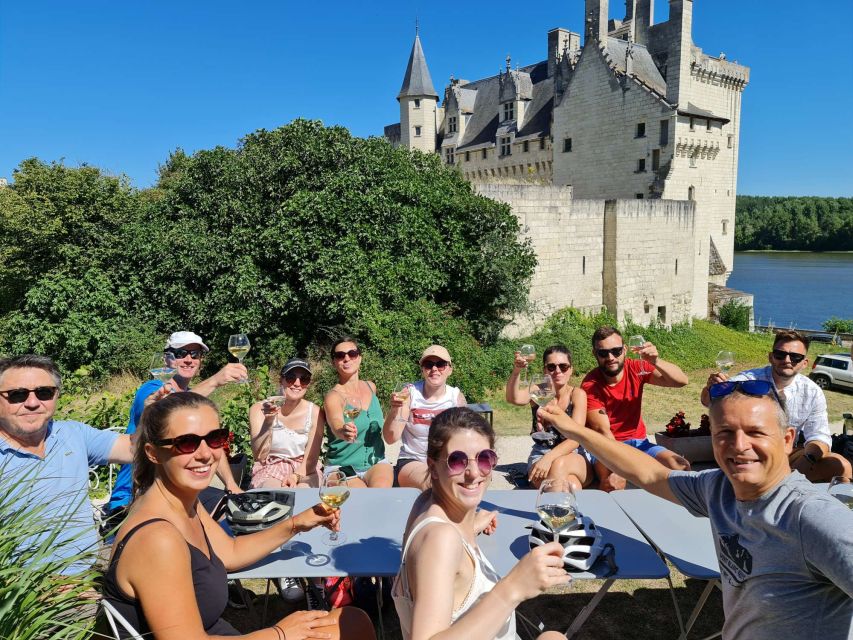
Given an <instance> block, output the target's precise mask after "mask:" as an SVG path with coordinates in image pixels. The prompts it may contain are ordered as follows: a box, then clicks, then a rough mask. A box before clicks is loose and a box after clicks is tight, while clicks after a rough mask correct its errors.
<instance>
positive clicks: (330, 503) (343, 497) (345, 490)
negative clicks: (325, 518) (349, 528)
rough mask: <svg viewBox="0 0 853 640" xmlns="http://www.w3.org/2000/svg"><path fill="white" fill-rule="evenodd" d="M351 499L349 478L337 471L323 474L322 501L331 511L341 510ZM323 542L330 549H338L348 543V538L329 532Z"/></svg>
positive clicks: (339, 533)
mask: <svg viewBox="0 0 853 640" xmlns="http://www.w3.org/2000/svg"><path fill="white" fill-rule="evenodd" d="M347 498H349V487H348V486H347V477H346V475H345V474H344V473H343V472H342V471H338V470H337V469H336V470H334V471H329V472H328V473H325V474H323V479H322V481H321V482H320V500H322V501H323V504H325V505H326V506H327V507H329V508H330V509H340V508H341V505H343V503H344V502H346V501H347ZM323 542H324V543H326V544H327V545H329V546H330V547H336V546H337V545H339V544H343V543H344V542H346V536H345V535H344V534H343V533H341V532H340V531H329V532H328V533H326V534H324V535H323Z"/></svg>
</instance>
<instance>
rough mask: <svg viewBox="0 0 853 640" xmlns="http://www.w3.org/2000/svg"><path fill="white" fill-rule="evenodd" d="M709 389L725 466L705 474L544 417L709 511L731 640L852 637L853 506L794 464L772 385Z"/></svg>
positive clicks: (599, 453) (660, 489)
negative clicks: (666, 464) (669, 466)
mask: <svg viewBox="0 0 853 640" xmlns="http://www.w3.org/2000/svg"><path fill="white" fill-rule="evenodd" d="M709 391H710V398H711V409H710V418H711V437H712V442H713V447H714V458H715V460H716V461H717V464H718V465H719V466H720V469H712V470H709V471H703V472H699V473H694V472H689V471H673V470H671V469H667V468H666V467H664V466H663V465H661V464H660V463H659V462H657V461H656V460H655V459H653V458H651V457H649V456H647V455H644V454H643V453H641V452H639V451H636V450H635V449H632V448H631V447H627V446H624V445H622V444H621V443H618V442H615V441H613V440H610V439H608V438H605V437H604V436H602V435H601V434H599V433H597V432H595V431H593V430H592V429H586V428H577V427H576V426H575V425H574V423H571V422H570V421H568V420H565V419H564V417H563V416H564V414H563V413H562V412H561V411H559V410H557V409H555V408H553V407H551V406H548V407H545V408H544V409H543V410H541V411H540V415H542V418H543V420H545V421H546V422H549V423H550V424H552V425H554V426H555V427H556V428H557V429H559V430H560V431H561V432H562V433H563V434H564V435H566V436H567V437H569V438H572V439H573V440H577V441H579V442H580V443H581V444H582V445H583V446H584V447H585V448H586V449H587V450H588V451H589V452H590V453H592V454H593V455H594V456H596V457H597V458H598V459H600V460H602V462H603V463H604V464H605V465H606V466H607V467H608V468H610V469H613V470H614V471H615V472H616V473H618V474H619V475H621V476H623V477H624V478H627V479H628V480H629V481H630V482H633V483H634V484H636V485H637V486H639V487H642V488H643V489H646V490H647V491H649V492H651V493H653V494H655V495H657V496H660V497H661V498H665V499H667V500H670V501H672V502H676V503H681V504H683V505H684V506H685V507H687V509H688V510H689V511H690V512H691V513H693V514H694V515H702V516H708V517H709V518H710V520H711V528H712V530H713V534H714V543H715V545H716V550H717V559H718V560H719V563H720V574H721V577H722V580H721V583H722V588H723V609H724V611H725V615H726V622H725V625H724V626H723V638H724V639H725V640H735V639H740V638H743V639H747V638H748V639H749V640H764V639H766V640H779V639H780V638H809V637H814V638H820V639H821V640H829V639H833V640H834V639H844V638H846V639H848V640H851V639H853V511H850V510H849V509H848V508H846V507H845V506H844V505H843V504H842V503H841V502H840V501H838V500H836V499H835V498H833V497H831V496H830V495H829V494H828V493H827V492H826V490H821V489H820V488H817V487H815V486H814V485H812V484H811V483H810V482H808V481H807V480H806V479H805V478H804V477H803V476H802V475H801V474H799V473H798V472H792V471H791V467H790V465H789V463H788V455H789V454H790V453H791V448H792V446H793V441H794V429H793V428H791V427H789V426H788V423H787V419H786V417H785V411H784V407H783V406H782V402H781V401H780V400H779V398H778V396H777V395H776V392H775V388H774V387H773V385H772V384H770V383H767V382H766V381H761V380H748V381H742V382H723V383H720V384H716V385H713V386H712V387H711V388H710V389H709Z"/></svg>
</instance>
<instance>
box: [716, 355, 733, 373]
mask: <svg viewBox="0 0 853 640" xmlns="http://www.w3.org/2000/svg"><path fill="white" fill-rule="evenodd" d="M715 362H716V363H717V366H718V367H719V368H720V371H721V372H722V373H725V374H726V375H728V373H729V371H731V370H732V367H733V366H735V354H734V352H733V351H720V352H719V353H718V354H717V358H716V360H715Z"/></svg>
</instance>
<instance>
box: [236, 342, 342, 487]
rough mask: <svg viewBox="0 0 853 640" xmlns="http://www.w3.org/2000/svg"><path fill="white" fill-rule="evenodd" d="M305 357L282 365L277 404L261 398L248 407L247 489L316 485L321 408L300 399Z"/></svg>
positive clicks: (307, 378) (306, 380)
mask: <svg viewBox="0 0 853 640" xmlns="http://www.w3.org/2000/svg"><path fill="white" fill-rule="evenodd" d="M309 367H310V365H309V364H308V362H307V361H305V360H301V359H299V358H291V359H290V360H288V361H287V362H286V363H285V365H284V367H282V369H281V380H280V384H281V389H280V393H281V395H283V396H284V403H283V404H282V406H281V408H280V409H279V408H277V407H276V406H275V405H273V404H271V403H269V402H266V401H263V402H257V403H255V404H254V405H252V407H251V408H250V409H249V429H250V431H251V436H252V454H253V455H254V458H255V464H254V465H253V466H252V488H255V489H257V488H261V487H270V488H280V487H317V486H319V478H318V473H319V464H318V459H319V456H320V445H321V443H322V439H323V424H324V422H325V417H324V415H323V410H322V409H321V408H320V407H318V406H317V405H316V404H314V403H313V402H309V401H308V400H306V399H305V392H306V391H307V390H308V385H309V384H311V369H310V368H309Z"/></svg>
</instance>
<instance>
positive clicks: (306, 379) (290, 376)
mask: <svg viewBox="0 0 853 640" xmlns="http://www.w3.org/2000/svg"><path fill="white" fill-rule="evenodd" d="M297 378H298V379H299V382H300V383H301V384H302V386H303V387H304V386H306V385H309V384H311V374H310V373H307V372H306V373H289V372H288V373H286V374H285V376H284V381H285V382H286V383H287V384H293V383H294V382H296V380H297Z"/></svg>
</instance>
